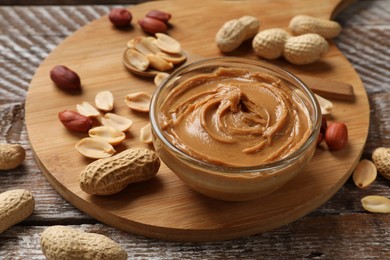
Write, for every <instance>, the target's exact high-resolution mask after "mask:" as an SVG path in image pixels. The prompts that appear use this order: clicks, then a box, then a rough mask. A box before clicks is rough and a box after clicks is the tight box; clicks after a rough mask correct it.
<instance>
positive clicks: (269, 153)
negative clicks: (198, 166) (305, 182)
mask: <svg viewBox="0 0 390 260" xmlns="http://www.w3.org/2000/svg"><path fill="white" fill-rule="evenodd" d="M159 123H160V125H161V128H162V131H163V134H164V135H165V137H166V138H167V139H168V140H169V141H170V142H171V143H172V144H173V145H175V146H176V147H177V148H179V149H180V150H182V151H183V152H185V153H187V154H189V155H191V156H193V157H195V158H198V159H200V160H202V161H206V162H210V163H216V164H222V165H227V166H254V165H259V164H264V163H269V162H273V161H277V160H279V159H281V158H284V157H286V156H288V155H289V154H291V153H293V152H294V151H296V150H297V149H298V148H299V147H301V145H302V144H303V143H304V142H305V141H306V139H307V138H308V136H309V135H310V132H311V122H310V118H309V116H308V111H307V109H306V108H305V106H304V104H303V102H302V100H301V99H300V98H299V96H298V95H297V94H296V93H295V92H294V91H293V90H292V89H291V88H290V87H289V86H288V85H286V83H284V82H283V81H281V80H280V79H278V78H276V77H274V76H271V75H268V74H264V73H260V72H252V71H249V70H245V69H227V68H219V69H217V70H216V71H215V72H214V73H210V74H200V75H197V76H194V77H192V78H190V79H188V80H186V81H185V82H183V83H181V84H180V85H179V86H177V87H176V88H175V89H174V90H173V91H172V92H171V93H170V94H169V95H168V96H167V98H166V99H165V101H164V103H163V104H162V106H161V109H160V111H159Z"/></svg>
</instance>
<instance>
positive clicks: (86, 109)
mask: <svg viewBox="0 0 390 260" xmlns="http://www.w3.org/2000/svg"><path fill="white" fill-rule="evenodd" d="M76 109H77V112H79V113H80V114H81V115H83V116H86V117H98V116H100V113H99V111H97V110H96V108H94V107H93V106H92V105H91V104H89V103H88V102H85V101H84V102H83V103H81V104H77V105H76Z"/></svg>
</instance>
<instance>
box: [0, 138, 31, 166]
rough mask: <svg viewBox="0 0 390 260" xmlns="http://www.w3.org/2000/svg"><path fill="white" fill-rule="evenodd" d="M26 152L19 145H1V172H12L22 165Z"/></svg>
mask: <svg viewBox="0 0 390 260" xmlns="http://www.w3.org/2000/svg"><path fill="white" fill-rule="evenodd" d="M25 158H26V151H25V150H24V148H23V147H22V146H21V145H19V144H7V143H2V144H0V170H10V169H14V168H16V167H18V166H19V165H21V164H22V163H23V161H24V159H25Z"/></svg>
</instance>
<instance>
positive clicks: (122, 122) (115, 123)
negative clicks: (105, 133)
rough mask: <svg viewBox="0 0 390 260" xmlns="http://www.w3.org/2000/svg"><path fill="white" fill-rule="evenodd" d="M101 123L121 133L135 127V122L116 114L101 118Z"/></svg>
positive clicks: (108, 114) (107, 114)
mask: <svg viewBox="0 0 390 260" xmlns="http://www.w3.org/2000/svg"><path fill="white" fill-rule="evenodd" d="M101 123H102V125H104V126H111V127H113V128H115V129H118V130H119V131H122V132H125V131H127V130H129V129H130V127H131V126H132V125H133V120H131V119H129V118H127V117H123V116H118V115H117V114H114V113H106V114H105V115H104V116H103V117H102V118H101Z"/></svg>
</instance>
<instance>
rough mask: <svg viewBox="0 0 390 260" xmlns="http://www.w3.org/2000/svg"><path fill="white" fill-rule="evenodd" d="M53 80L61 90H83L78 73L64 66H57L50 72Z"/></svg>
mask: <svg viewBox="0 0 390 260" xmlns="http://www.w3.org/2000/svg"><path fill="white" fill-rule="evenodd" d="M50 78H51V80H52V81H53V82H54V83H55V84H56V85H57V87H59V88H60V89H63V90H66V91H69V90H70V91H71V90H80V89H81V80H80V77H79V75H77V73H76V72H74V71H72V70H71V69H69V68H68V67H65V66H63V65H57V66H55V67H54V68H53V69H52V70H51V71H50Z"/></svg>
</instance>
